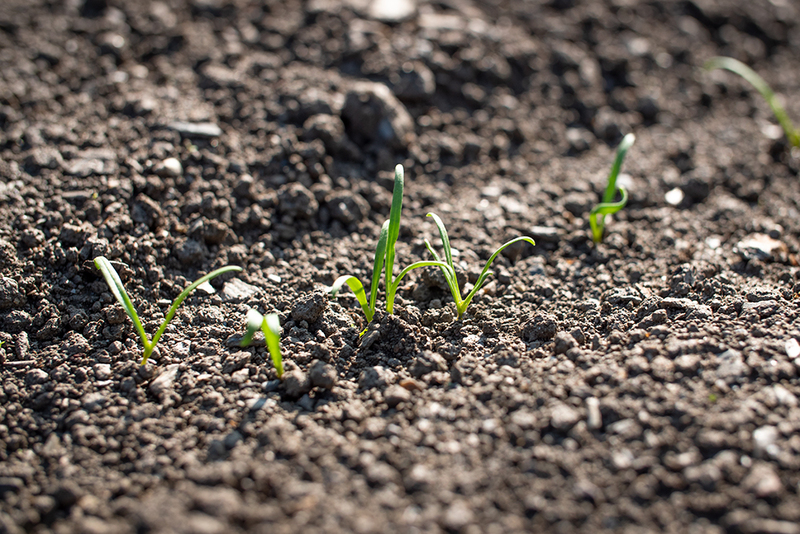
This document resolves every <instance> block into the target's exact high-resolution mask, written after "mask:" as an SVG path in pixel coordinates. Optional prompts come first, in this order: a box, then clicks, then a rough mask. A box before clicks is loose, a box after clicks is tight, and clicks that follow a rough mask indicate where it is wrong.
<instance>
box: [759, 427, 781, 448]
mask: <svg viewBox="0 0 800 534" xmlns="http://www.w3.org/2000/svg"><path fill="white" fill-rule="evenodd" d="M777 441H778V429H777V428H776V427H774V426H762V427H760V428H757V429H755V430H754V431H753V445H754V448H755V450H756V452H757V453H761V454H764V453H766V454H770V455H772V454H775V453H777V452H778V446H777Z"/></svg>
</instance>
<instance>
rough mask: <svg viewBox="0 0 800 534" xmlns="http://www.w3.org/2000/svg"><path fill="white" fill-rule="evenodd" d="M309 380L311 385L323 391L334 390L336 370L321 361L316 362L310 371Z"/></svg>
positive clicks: (312, 363) (312, 364)
mask: <svg viewBox="0 0 800 534" xmlns="http://www.w3.org/2000/svg"><path fill="white" fill-rule="evenodd" d="M308 377H309V380H311V385H312V386H314V387H318V388H322V389H328V390H330V389H333V387H334V386H335V385H336V379H337V378H338V376H337V374H336V369H335V368H334V367H333V366H332V365H329V364H327V363H325V362H323V361H321V360H314V361H313V362H311V366H310V367H309V371H308Z"/></svg>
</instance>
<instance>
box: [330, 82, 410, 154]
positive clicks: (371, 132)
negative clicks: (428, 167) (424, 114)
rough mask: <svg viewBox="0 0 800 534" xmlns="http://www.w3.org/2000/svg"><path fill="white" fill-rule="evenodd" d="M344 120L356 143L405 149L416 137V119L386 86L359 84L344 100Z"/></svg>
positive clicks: (353, 87) (369, 83) (351, 89)
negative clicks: (377, 144)
mask: <svg viewBox="0 0 800 534" xmlns="http://www.w3.org/2000/svg"><path fill="white" fill-rule="evenodd" d="M342 118H343V119H344V120H345V123H347V124H349V125H350V128H349V129H350V131H349V132H348V133H349V134H350V135H351V136H352V137H353V140H354V141H356V142H357V143H361V144H364V145H368V144H370V143H379V144H381V145H386V144H388V145H390V146H391V147H394V148H398V149H399V148H403V147H404V146H406V145H407V144H408V143H409V141H410V140H411V139H412V138H413V137H414V120H413V119H412V118H411V115H409V113H408V111H407V110H406V108H405V107H404V106H403V104H402V103H400V101H399V100H397V97H395V96H394V94H392V91H391V90H390V89H389V88H388V87H387V86H385V85H383V84H381V83H377V82H367V81H362V82H356V83H354V84H353V85H352V87H351V88H350V90H349V91H348V92H347V95H346V97H345V104H344V108H343V109H342Z"/></svg>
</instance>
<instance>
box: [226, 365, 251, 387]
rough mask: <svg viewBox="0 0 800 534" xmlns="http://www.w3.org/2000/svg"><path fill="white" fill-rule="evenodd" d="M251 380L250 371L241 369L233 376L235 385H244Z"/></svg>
mask: <svg viewBox="0 0 800 534" xmlns="http://www.w3.org/2000/svg"><path fill="white" fill-rule="evenodd" d="M249 378H250V369H247V368H245V369H239V370H238V371H236V372H234V373H233V374H232V375H231V380H233V382H234V384H244V383H245V382H247V380H248V379H249Z"/></svg>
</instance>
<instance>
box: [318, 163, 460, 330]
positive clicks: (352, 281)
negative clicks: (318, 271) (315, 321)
mask: <svg viewBox="0 0 800 534" xmlns="http://www.w3.org/2000/svg"><path fill="white" fill-rule="evenodd" d="M403 189H404V171H403V166H402V165H397V166H396V167H395V169H394V187H393V189H392V208H391V210H390V211H389V220H388V221H385V222H384V223H383V226H382V227H381V233H380V235H379V237H378V246H377V247H376V248H375V259H374V261H373V267H372V284H371V286H370V292H369V302H367V295H366V292H365V291H364V285H363V284H362V283H361V281H360V280H359V279H358V278H356V277H355V276H352V275H343V276H340V277H339V278H337V279H336V281H334V282H333V285H332V286H331V290H330V295H331V296H332V297H335V296H336V295H337V294H338V293H339V291H340V290H341V289H342V286H344V285H345V284H347V285H348V287H349V288H350V289H351V290H353V293H355V295H356V298H357V299H358V303H359V304H361V309H362V310H363V311H364V316H365V317H366V318H367V322H370V321H372V317H373V316H374V315H375V301H376V299H377V296H378V283H379V282H380V279H381V271H382V270H384V267H385V271H386V282H385V283H386V312H387V313H393V311H394V299H395V296H396V295H397V289H398V287H399V286H400V280H402V279H403V277H404V276H405V275H407V274H408V273H409V272H411V271H412V270H414V269H417V268H419V267H427V266H431V265H436V266H439V267H441V266H442V265H445V264H443V263H442V262H439V261H418V262H416V263H412V264H411V265H409V266H408V267H406V268H405V269H403V270H402V271H400V274H399V275H397V277H396V278H394V277H393V270H394V260H395V245H396V244H397V239H398V237H400V215H401V213H402V211H403Z"/></svg>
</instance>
